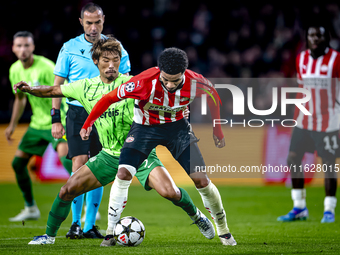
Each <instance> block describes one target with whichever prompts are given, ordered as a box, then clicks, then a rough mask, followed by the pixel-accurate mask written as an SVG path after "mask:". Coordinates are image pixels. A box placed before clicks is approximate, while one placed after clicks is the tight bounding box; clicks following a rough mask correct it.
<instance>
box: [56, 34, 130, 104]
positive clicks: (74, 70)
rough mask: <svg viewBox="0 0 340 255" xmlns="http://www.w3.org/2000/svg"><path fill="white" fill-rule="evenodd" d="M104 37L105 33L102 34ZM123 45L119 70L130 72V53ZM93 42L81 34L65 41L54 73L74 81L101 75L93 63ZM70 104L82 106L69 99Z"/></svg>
mask: <svg viewBox="0 0 340 255" xmlns="http://www.w3.org/2000/svg"><path fill="white" fill-rule="evenodd" d="M102 37H104V35H102ZM121 47H122V58H121V60H120V66H119V72H120V73H123V74H124V73H128V72H130V71H131V65H130V60H129V54H128V53H127V51H126V50H125V49H124V48H123V45H122V44H121ZM91 48H92V43H90V42H88V41H87V40H86V39H85V35H84V34H81V35H80V36H77V37H76V38H73V39H71V40H69V41H68V42H66V43H64V45H63V47H62V48H61V50H60V52H59V55H58V59H57V63H56V66H55V69H54V74H55V75H58V76H60V77H63V78H66V79H67V80H68V82H70V83H72V82H74V81H78V80H81V79H85V78H94V77H97V76H98V75H99V70H98V67H96V65H95V64H94V63H93V60H92V56H91V53H90V50H91ZM67 103H68V104H72V105H77V106H82V105H81V104H80V103H79V102H77V101H76V100H74V99H73V100H72V99H67Z"/></svg>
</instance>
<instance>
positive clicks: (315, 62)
mask: <svg viewBox="0 0 340 255" xmlns="http://www.w3.org/2000/svg"><path fill="white" fill-rule="evenodd" d="M296 69H297V81H298V84H299V87H300V88H305V89H308V90H309V91H310V92H311V99H310V100H309V101H308V102H307V103H305V104H304V106H305V107H306V109H307V110H308V111H309V112H310V113H311V115H304V114H303V113H302V112H301V111H300V110H299V109H298V108H296V110H295V119H296V121H297V127H299V128H302V129H307V130H312V131H318V132H332V131H336V130H339V129H340V105H339V102H340V101H339V78H340V55H339V52H337V51H335V50H333V49H331V48H326V51H325V54H324V55H322V56H320V57H318V58H317V59H314V58H313V57H312V56H311V54H310V50H306V51H302V52H301V53H300V54H299V55H298V56H297V58H296ZM301 97H303V95H302V94H301V93H299V94H297V98H301Z"/></svg>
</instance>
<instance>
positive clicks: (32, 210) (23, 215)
mask: <svg viewBox="0 0 340 255" xmlns="http://www.w3.org/2000/svg"><path fill="white" fill-rule="evenodd" d="M39 218H40V211H39V209H38V207H37V206H36V205H33V206H25V209H23V210H21V212H20V213H19V214H18V215H16V216H15V217H13V218H9V221H11V222H16V221H23V220H37V219H39Z"/></svg>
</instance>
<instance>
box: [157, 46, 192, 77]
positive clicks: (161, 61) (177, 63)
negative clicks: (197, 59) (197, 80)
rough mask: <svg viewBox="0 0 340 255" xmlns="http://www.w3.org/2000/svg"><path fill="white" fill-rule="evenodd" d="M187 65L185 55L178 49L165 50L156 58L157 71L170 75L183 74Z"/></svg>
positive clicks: (187, 61)
mask: <svg viewBox="0 0 340 255" xmlns="http://www.w3.org/2000/svg"><path fill="white" fill-rule="evenodd" d="M188 65H189V60H188V56H187V54H186V53H185V51H183V50H181V49H178V48H167V49H165V50H164V51H162V53H161V54H160V55H159V57H158V68H159V70H161V71H163V72H165V73H167V74H170V75H174V74H178V73H184V72H185V70H186V69H187V68H188Z"/></svg>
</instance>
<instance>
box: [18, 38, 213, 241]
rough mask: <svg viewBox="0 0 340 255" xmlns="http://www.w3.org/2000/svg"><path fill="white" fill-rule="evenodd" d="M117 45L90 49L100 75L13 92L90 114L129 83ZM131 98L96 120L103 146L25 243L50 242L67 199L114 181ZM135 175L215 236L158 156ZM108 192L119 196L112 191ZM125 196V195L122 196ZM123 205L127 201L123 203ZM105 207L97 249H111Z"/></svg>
mask: <svg viewBox="0 0 340 255" xmlns="http://www.w3.org/2000/svg"><path fill="white" fill-rule="evenodd" d="M120 56H121V55H120V46H119V44H118V43H117V41H116V40H115V39H113V38H106V39H101V40H99V41H98V42H96V43H94V45H93V47H92V58H93V61H94V63H95V64H96V65H97V67H98V68H99V71H100V76H98V77H95V78H92V79H83V80H79V81H76V82H74V83H72V84H70V85H62V86H60V85H56V86H53V87H48V86H38V87H30V86H29V85H28V84H26V83H25V82H20V83H18V84H16V86H15V88H18V89H20V90H22V91H25V92H28V93H30V94H32V95H35V96H40V97H63V96H66V97H72V98H74V99H76V100H78V101H79V102H80V103H81V104H82V105H83V106H84V108H85V109H86V111H88V112H90V111H91V109H92V108H93V106H94V105H95V103H97V102H98V101H99V100H100V99H101V97H102V96H103V95H104V94H107V93H109V92H110V91H112V90H113V89H114V88H116V87H118V86H119V85H121V84H122V83H124V82H126V81H128V80H129V79H130V77H127V76H124V75H122V74H120V73H118V67H119V63H120ZM133 107H134V100H133V99H127V100H124V101H122V102H120V103H117V104H114V105H112V106H111V107H110V108H109V109H108V110H107V111H106V112H105V113H104V114H103V115H102V116H101V118H99V119H98V120H97V121H96V122H95V125H96V128H97V130H98V134H99V137H100V141H101V143H102V146H103V149H102V151H101V152H100V153H99V154H98V155H97V156H95V157H92V158H90V160H89V161H88V162H87V163H86V164H85V165H84V166H82V167H81V168H80V169H79V170H78V171H76V172H75V173H74V174H73V175H72V176H71V177H70V179H69V180H68V181H67V183H66V184H65V185H64V186H63V187H62V188H61V190H60V192H59V194H58V196H57V198H56V199H55V201H54V203H53V206H52V209H51V212H50V214H49V218H48V221H47V228H46V235H43V236H38V237H35V238H34V239H33V240H32V241H31V242H30V243H29V244H51V243H54V237H55V236H56V234H57V231H58V229H59V227H60V225H61V223H62V222H63V221H64V220H65V219H66V217H67V215H68V213H69V211H70V206H71V201H72V200H73V198H74V197H75V196H78V195H80V194H82V193H84V192H87V191H89V190H92V189H95V188H98V187H101V186H105V185H106V184H108V183H110V182H111V181H113V180H114V178H115V176H116V174H117V170H118V164H119V155H120V149H121V148H122V146H123V143H124V141H125V140H126V136H127V134H128V132H129V130H130V125H131V124H132V118H133ZM136 177H137V178H138V180H139V181H140V183H141V184H142V185H143V186H144V188H145V189H146V190H150V189H151V188H154V189H155V190H156V191H157V192H158V193H159V194H160V195H161V196H163V197H164V198H167V199H169V200H170V201H172V202H173V203H174V204H175V205H177V206H180V207H181V208H182V209H183V210H184V211H185V212H187V214H188V215H189V216H190V218H191V219H192V220H193V221H194V223H195V224H197V226H198V227H199V229H200V231H201V232H202V234H203V235H205V236H206V237H207V238H209V239H211V238H213V237H214V235H215V230H214V227H213V225H212V223H211V222H210V221H209V219H208V218H207V217H206V216H205V215H204V214H202V213H201V212H200V211H199V210H198V209H197V207H196V206H195V205H194V204H193V202H192V200H191V198H190V196H189V195H188V193H187V192H186V191H185V190H184V189H181V188H178V187H177V186H176V185H175V183H174V181H173V180H172V178H171V176H170V175H169V173H168V172H167V170H166V169H165V168H164V167H163V165H162V163H161V162H160V161H159V159H158V158H157V156H156V154H155V151H153V152H152V153H150V155H149V157H148V159H147V160H146V161H145V162H143V163H142V165H141V166H140V167H139V169H138V172H137V174H136ZM112 192H119V191H116V190H113V189H112V190H111V194H112ZM126 198H127V194H126ZM125 201H126V200H125ZM121 207H122V208H116V207H113V205H112V204H111V200H110V203H109V216H108V221H109V227H108V229H107V232H106V234H107V235H106V237H105V239H104V241H103V242H102V246H112V245H114V243H115V241H114V238H113V227H114V226H113V225H111V224H110V223H111V222H112V216H110V214H114V213H115V211H116V210H122V209H123V208H124V207H125V203H124V204H122V205H121Z"/></svg>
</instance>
